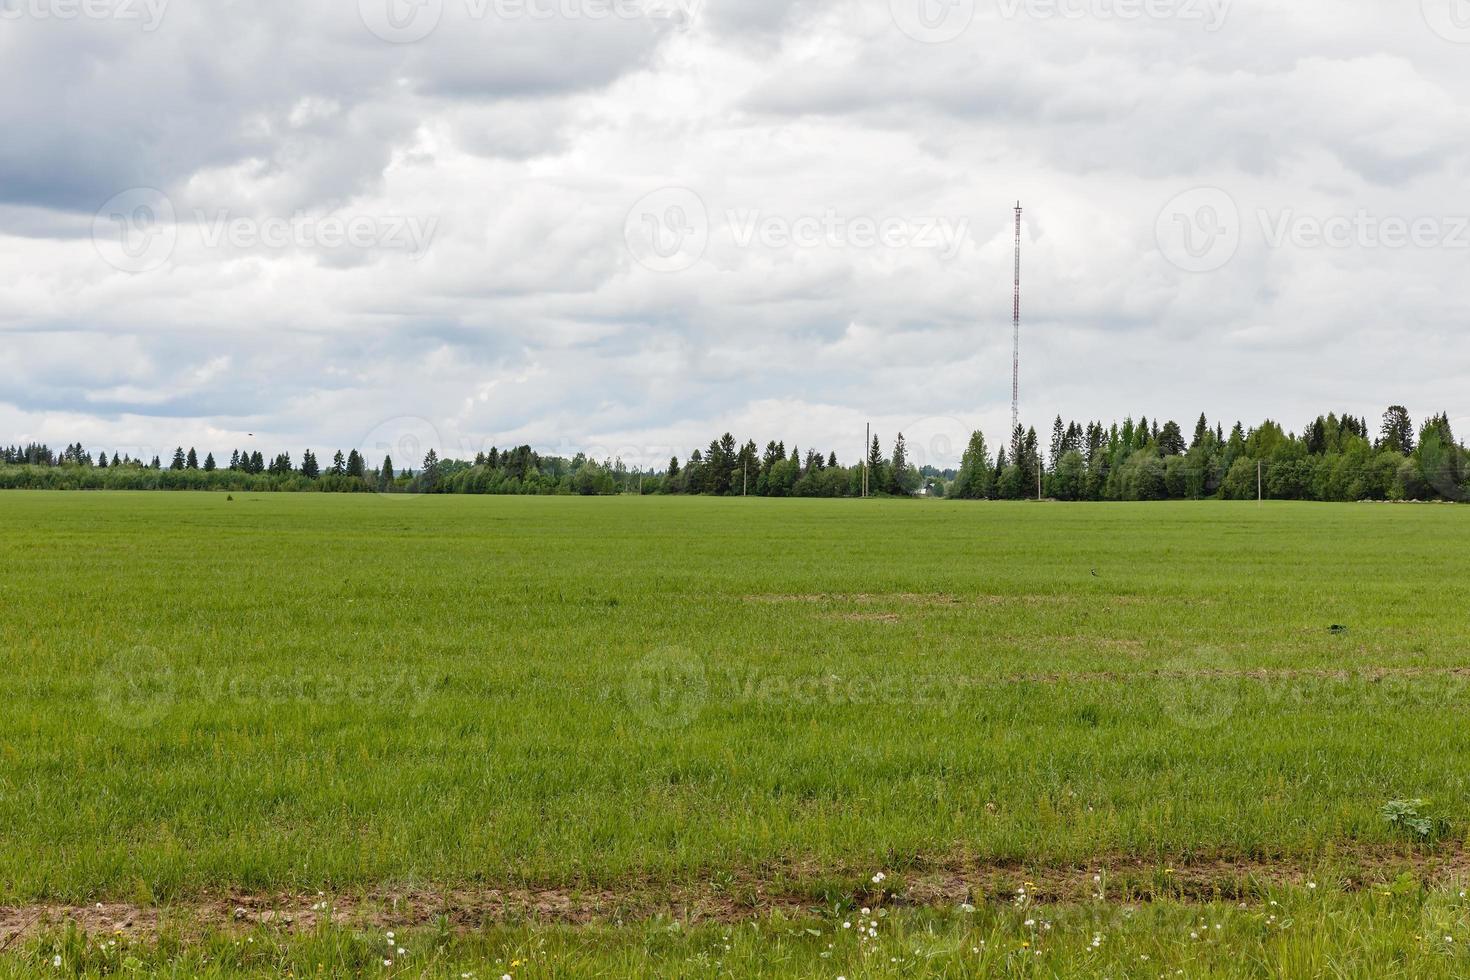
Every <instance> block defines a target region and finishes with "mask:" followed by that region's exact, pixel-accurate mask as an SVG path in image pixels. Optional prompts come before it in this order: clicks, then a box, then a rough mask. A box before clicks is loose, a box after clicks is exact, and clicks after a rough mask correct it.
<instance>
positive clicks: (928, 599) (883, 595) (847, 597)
mask: <svg viewBox="0 0 1470 980" xmlns="http://www.w3.org/2000/svg"><path fill="white" fill-rule="evenodd" d="M745 601H746V602H760V603H770V604H784V603H829V604H832V605H858V606H863V605H872V604H874V603H892V604H897V605H905V606H958V605H960V604H961V603H962V601H963V600H961V599H960V598H959V597H958V596H954V595H950V594H948V593H944V592H808V593H799V594H793V595H748V596H746V597H745Z"/></svg>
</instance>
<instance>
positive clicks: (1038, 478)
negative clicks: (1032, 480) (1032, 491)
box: [1036, 459, 1041, 503]
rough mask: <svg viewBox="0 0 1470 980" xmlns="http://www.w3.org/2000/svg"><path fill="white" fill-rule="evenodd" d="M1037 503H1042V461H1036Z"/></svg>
mask: <svg viewBox="0 0 1470 980" xmlns="http://www.w3.org/2000/svg"><path fill="white" fill-rule="evenodd" d="M1036 502H1037V503H1040V502H1041V460H1039V459H1038V460H1037V461H1036Z"/></svg>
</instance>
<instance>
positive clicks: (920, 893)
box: [0, 844, 1470, 949]
mask: <svg viewBox="0 0 1470 980" xmlns="http://www.w3.org/2000/svg"><path fill="white" fill-rule="evenodd" d="M1405 873H1409V874H1412V875H1413V876H1414V877H1415V878H1416V879H1417V880H1418V881H1419V882H1421V883H1423V884H1424V885H1436V884H1445V883H1450V882H1460V883H1463V882H1466V881H1470V851H1467V850H1466V849H1465V848H1464V847H1463V846H1462V845H1458V844H1457V845H1455V846H1453V847H1447V848H1443V849H1437V850H1430V849H1420V850H1410V849H1407V845H1405V847H1404V848H1394V847H1391V846H1383V845H1380V846H1375V847H1360V848H1348V849H1342V848H1333V849H1330V850H1328V851H1326V852H1324V854H1323V855H1322V856H1320V857H1318V858H1306V857H1303V858H1298V859H1281V860H1265V859H1254V858H1245V857H1228V856H1219V857H1213V858H1208V859H1188V860H1186V859H1181V860H1180V861H1178V862H1177V863H1175V864H1168V863H1159V862H1157V861H1154V860H1152V859H1143V858H1137V857H1124V856H1117V855H1114V856H1108V857H1102V858H1099V859H1096V860H1093V861H1088V862H1081V863H1074V864H1041V863H1031V862H1025V861H999V862H987V861H966V860H960V859H951V860H947V861H940V862H923V861H921V862H919V863H917V864H916V865H915V866H914V867H913V868H911V869H909V870H907V871H890V872H885V873H884V874H882V875H872V874H870V873H869V872H856V871H853V870H852V869H846V868H844V869H833V870H825V871H824V870H823V869H821V868H819V867H815V866H807V867H797V868H786V869H781V872H780V873H778V874H772V875H771V876H770V877H767V878H762V877H758V876H755V875H751V874H746V875H737V876H734V877H733V878H731V879H727V880H726V881H725V882H723V883H722V884H720V885H718V886H717V885H714V884H712V883H707V882H706V883H697V884H689V885H653V884H649V883H632V884H629V885H627V886H624V887H622V888H603V889H567V888H446V889H443V890H431V889H404V890H394V889H377V890H372V891H368V892H356V893H351V894H343V895H337V896H327V895H322V894H316V895H300V894H291V893H277V894H259V893H243V892H240V893H230V894H226V895H218V896H206V897H202V898H200V899H199V900H197V901H194V902H185V903H177V904H173V905H169V906H162V907H154V906H145V905H134V904H127V903H109V902H100V903H95V904H93V905H64V904H44V903H42V904H33V905H25V906H17V907H10V908H0V949H3V948H5V947H6V946H9V945H10V944H12V943H14V942H15V941H16V940H17V939H20V938H22V937H25V936H29V935H34V934H36V933H38V932H41V931H44V930H47V929H56V928H64V927H66V925H67V924H68V923H71V924H74V925H75V926H76V928H78V929H79V930H81V931H82V932H84V933H87V934H89V935H118V934H121V935H127V936H131V937H152V936H156V935H159V934H160V933H161V932H163V931H164V930H165V928H167V929H169V930H171V931H176V932H181V933H182V934H184V935H189V934H190V933H198V932H202V931H206V930H218V929H227V930H230V929H234V930H239V931H248V930H251V929H255V928H259V927H271V928H278V929H282V930H286V931H291V932H309V931H311V930H313V929H316V928H318V927H320V926H323V925H337V926H348V927H359V928H365V929H369V928H372V929H380V928H414V927H426V926H430V925H434V924H436V923H439V922H440V921H445V920H447V922H448V923H449V924H450V925H451V926H452V927H453V928H454V929H456V930H459V931H467V930H473V929H477V928H482V927H486V926H493V925H502V924H507V923H510V924H518V923H529V924H536V925H566V926H587V925H609V924H622V923H628V922H639V921H646V920H652V919H655V918H660V917H662V918H669V919H675V920H679V921H684V922H688V923H691V924H692V923H698V922H716V923H738V922H743V921H750V920H754V919H759V918H764V917H766V916H769V915H771V914H772V913H782V914H785V915H789V916H802V915H807V916H811V915H816V916H820V915H823V914H830V913H832V912H833V911H834V910H841V909H845V908H847V907H849V906H851V907H856V906H858V905H865V906H871V907H875V908H876V907H886V908H889V909H894V910H897V909H926V908H928V909H945V908H950V909H953V908H957V907H962V906H964V905H965V904H971V905H979V904H981V903H990V904H1003V905H1014V904H1026V905H1037V906H1076V907H1081V908H1086V907H1117V906H1129V905H1142V904H1147V903H1149V902H1153V901H1163V900H1167V901H1172V902H1186V903H1208V902H1219V901H1231V902H1235V901H1245V900H1256V899H1265V898H1267V897H1269V895H1270V894H1271V892H1272V891H1273V890H1274V889H1278V888H1288V887H1295V888H1302V887H1307V888H1313V889H1314V888H1317V887H1318V885H1319V884H1320V885H1321V887H1323V888H1329V889H1337V890H1340V891H1347V892H1353V891H1361V890H1365V889H1370V888H1379V887H1387V886H1388V885H1389V884H1391V883H1394V882H1395V881H1402V876H1403V875H1404V874H1405ZM880 882H881V883H880Z"/></svg>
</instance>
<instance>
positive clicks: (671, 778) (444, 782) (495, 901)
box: [0, 492, 1470, 976]
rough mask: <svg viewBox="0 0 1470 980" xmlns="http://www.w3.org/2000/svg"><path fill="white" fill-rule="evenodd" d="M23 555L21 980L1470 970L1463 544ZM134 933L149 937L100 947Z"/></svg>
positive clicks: (482, 525) (16, 787)
mask: <svg viewBox="0 0 1470 980" xmlns="http://www.w3.org/2000/svg"><path fill="white" fill-rule="evenodd" d="M0 527H3V529H4V533H3V534H0V605H3V608H4V610H5V615H4V616H3V617H0V676H3V678H4V684H5V691H4V700H3V703H0V905H5V906H9V907H11V908H12V909H13V911H12V912H11V913H7V916H8V921H9V922H10V923H11V924H12V928H11V930H10V932H11V933H12V934H15V938H14V940H13V941H12V942H11V943H10V944H9V947H10V948H9V952H8V955H7V957H6V958H4V959H0V971H4V970H12V971H17V972H20V973H25V972H27V971H28V970H30V969H33V968H44V969H45V970H46V971H48V972H50V971H51V969H52V967H51V964H52V962H53V961H54V959H55V958H56V957H61V960H60V962H61V964H62V967H63V968H64V969H66V970H76V971H81V972H86V971H88V970H95V971H98V972H106V971H108V970H112V969H123V967H124V965H125V964H126V965H129V966H131V967H132V968H135V969H147V970H155V969H157V970H173V971H175V972H178V973H180V974H181V975H193V974H195V973H199V972H207V971H208V970H220V971H222V972H232V971H234V970H241V971H244V972H258V973H261V974H271V973H278V972H284V971H285V970H286V969H288V968H289V969H292V970H294V971H295V972H297V973H298V974H299V973H303V972H313V971H315V970H317V969H318V968H319V967H320V968H324V969H327V970H331V971H336V972H340V971H348V972H350V971H351V970H354V969H357V970H365V971H376V970H381V971H384V972H402V971H408V972H415V973H416V972H421V971H423V970H424V969H425V968H426V967H431V969H432V970H433V971H438V972H442V973H444V974H445V975H454V976H458V975H460V974H461V973H464V972H474V973H475V975H476V976H499V975H501V974H502V973H511V974H512V975H514V976H522V975H553V974H558V973H566V972H578V973H596V972H599V971H602V972H605V973H607V974H609V975H620V974H623V973H627V972H639V969H640V968H639V967H638V965H639V964H643V967H642V968H641V969H647V970H648V971H649V972H654V971H657V972H666V973H683V974H708V973H712V972H716V970H717V969H724V970H725V971H727V972H735V973H737V974H749V973H755V972H760V973H766V974H786V973H789V974H796V975H811V976H825V975H830V976H837V975H847V976H856V975H864V976H867V975H877V974H881V973H883V972H885V971H888V972H893V973H896V974H911V973H914V972H927V973H943V972H946V971H950V972H952V973H953V975H957V976H958V975H969V974H970V972H971V971H972V970H974V969H980V970H982V971H983V970H990V971H993V972H1012V973H1018V974H1022V975H1033V974H1034V975H1071V974H1081V973H1088V972H1095V973H1097V974H1098V975H1113V976H1118V975H1133V974H1134V973H1136V974H1137V975H1149V976H1152V975H1158V974H1160V973H1164V972H1167V973H1169V974H1171V975H1172V974H1173V972H1174V971H1175V970H1178V969H1182V970H1185V971H1186V973H1187V974H1189V975H1201V974H1203V973H1208V972H1218V973H1220V974H1221V975H1227V974H1235V973H1238V974H1240V975H1261V976H1267V975H1278V974H1279V973H1281V972H1283V971H1284V972H1285V973H1286V974H1287V975H1303V976H1308V975H1333V976H1337V975H1373V976H1387V975H1403V976H1425V975H1445V976H1452V975H1456V974H1457V973H1460V974H1461V975H1463V971H1464V970H1465V969H1467V968H1470V954H1463V955H1462V954H1461V953H1460V950H1461V948H1462V947H1464V948H1470V907H1462V906H1463V905H1464V903H1463V900H1462V899H1461V898H1460V896H1459V888H1460V885H1459V882H1458V879H1457V877H1456V874H1457V872H1458V870H1459V869H1460V868H1461V867H1462V866H1464V865H1465V864H1466V862H1465V860H1464V858H1463V852H1462V847H1461V844H1462V841H1463V839H1464V836H1465V832H1466V830H1467V823H1466V821H1465V805H1466V802H1467V795H1470V792H1467V790H1470V787H1467V777H1470V766H1467V765H1466V764H1465V762H1464V760H1465V758H1466V754H1467V750H1470V726H1467V725H1466V723H1465V722H1466V711H1465V708H1466V705H1467V695H1470V654H1467V650H1466V639H1467V635H1470V631H1467V622H1466V621H1467V612H1466V610H1467V609H1470V574H1467V572H1470V510H1467V509H1465V508H1458V507H1450V506H1392V505H1325V504H1299V505H1297V504H1267V505H1266V506H1264V507H1257V506H1256V505H1255V504H1254V503H1251V504H1234V503H1216V502H1205V503H1179V504H1141V505H1128V504H1103V505H1085V504H1079V505H1066V506H1045V505H1036V504H1015V505H1003V504H964V503H958V502H941V501H926V502H920V501H913V502H908V501H902V502H899V501H887V502H879V501H775V500H769V501H768V500H712V499H687V498H679V499H645V498H611V499H565V498H547V499H541V498H476V497H444V498H418V497H414V498H406V497H390V498H380V497H352V496H336V495H325V494H323V495H316V494H299V495H244V494H237V495H236V496H235V499H233V500H229V499H227V498H226V497H225V496H223V495H193V494H163V493H155V494H131V495H130V494H103V493H98V494H69V495H68V494H41V493H23V492H11V493H6V494H4V495H3V496H0ZM1334 626H1339V627H1346V629H1345V630H1344V629H1339V630H1337V631H1333V630H1332V629H1331V627H1334ZM1408 798H1423V799H1425V800H1428V801H1429V802H1428V803H1426V804H1424V805H1423V807H1422V809H1423V810H1424V811H1425V812H1426V813H1427V814H1429V815H1430V816H1431V817H1433V818H1435V819H1438V820H1442V821H1443V823H1437V824H1436V825H1435V827H1434V830H1433V832H1432V833H1431V834H1430V835H1429V836H1428V837H1427V838H1421V837H1420V836H1419V835H1418V834H1417V833H1415V832H1413V831H1410V830H1407V829H1405V828H1404V827H1402V826H1398V825H1393V824H1390V823H1389V822H1388V821H1386V820H1385V819H1384V818H1383V816H1382V814H1381V810H1382V808H1383V806H1384V805H1385V804H1386V803H1387V802H1389V801H1391V800H1397V799H1408ZM879 873H881V874H882V875H883V877H882V878H881V879H880V880H879V881H876V882H875V881H874V880H873V879H874V876H876V875H878V874H879ZM1094 875H1097V876H1098V880H1096V881H1094V878H1093V876H1094ZM1309 882H1311V883H1312V884H1313V885H1316V886H1317V887H1308V883H1309ZM1028 883H1029V884H1028ZM1376 883H1384V884H1382V886H1381V887H1380V886H1379V885H1378V884H1376ZM1018 889H1020V890H1024V891H1025V892H1026V894H1024V895H1022V896H1018V895H1017V894H1016V892H1017V890H1018ZM318 893H320V894H318ZM395 900H396V901H395ZM97 902H102V903H104V905H105V907H106V908H105V911H108V912H109V913H111V912H112V910H113V909H114V906H116V908H117V915H116V918H117V920H118V921H117V922H115V923H112V920H110V919H109V920H107V922H108V923H111V924H113V925H117V926H122V934H121V938H120V939H111V940H109V939H108V938H107V937H108V936H109V935H110V932H109V930H107V929H99V928H97V922H95V921H94V922H92V923H90V924H88V923H86V922H83V928H81V929H79V930H78V929H77V928H76V927H73V931H72V932H71V933H68V932H67V929H66V927H64V926H62V925H60V924H59V921H60V919H61V918H64V917H66V916H68V915H69V916H71V917H72V918H79V917H81V912H82V911H84V910H87V909H95V903H97ZM1271 902H1276V903H1278V904H1277V905H1274V906H1273V905H1271V904H1270V903H1271ZM312 906H317V907H316V908H312ZM971 906H973V908H974V911H966V910H965V909H967V908H968V907H971ZM237 907H238V908H239V909H240V912H235V911H234V910H235V909H236V908H237ZM288 907H289V908H290V909H291V910H293V911H292V914H293V922H292V923H291V925H290V926H287V925H285V924H283V923H282V922H281V921H280V918H279V917H276V918H274V919H271V917H270V916H268V915H265V914H262V910H268V909H275V910H276V911H278V912H279V911H280V910H281V909H283V908H288ZM862 907H867V908H869V909H871V910H872V911H871V912H870V913H869V914H867V915H864V914H863V913H862V912H861V908H862ZM48 910H49V911H48ZM158 910H161V912H160V911H158ZM334 911H335V912H336V913H337V915H336V916H335V918H334V917H333V916H332V915H331V913H332V912H334ZM43 913H47V914H46V915H45V916H44V917H43ZM242 913H243V914H242ZM880 913H881V917H880ZM155 916H161V921H160V922H158V923H156V924H155V923H154V922H153V917H155ZM38 917H42V921H41V922H39V923H36V924H32V923H33V921H34V920H35V919H36V918H38ZM48 919H49V920H53V921H51V922H50V924H48V922H47V921H46V920H48ZM123 919H134V920H139V921H133V922H130V923H129V924H127V925H124V924H123V922H122V920H123ZM267 919H271V921H269V922H267V921H265V920H267ZM858 920H862V921H877V922H879V923H880V924H879V925H878V926H876V927H874V929H873V931H875V932H877V933H878V935H877V936H869V938H868V939H867V940H863V941H861V942H858V941H856V940H855V939H854V938H853V937H854V936H855V935H856V934H857V933H856V932H855V931H854V929H856V928H857V926H858ZM1028 920H1029V921H1030V924H1029V925H1028V924H1027V922H1028ZM1201 920H1203V925H1201ZM395 922H397V923H401V925H400V926H399V931H400V934H401V935H400V937H399V938H398V939H395V942H403V943H404V944H405V949H406V950H407V952H406V953H405V954H404V955H403V956H399V955H397V954H396V947H394V946H392V944H388V943H386V941H385V940H384V938H383V934H384V931H385V929H386V928H388V927H391V925H392V924H393V923H395ZM844 922H851V923H852V925H851V926H850V927H849V928H847V929H844V928H843V927H842V924H843V923H844ZM1042 923H1050V924H1051V928H1043V926H1042V925H1041V924H1042ZM1284 923H1289V924H1284ZM467 925H485V926H486V927H487V928H485V929H483V930H475V931H472V932H465V931H464V930H463V928H462V927H464V926H467ZM1216 925H1219V926H1220V928H1219V929H1216V928H1214V927H1215V926H1216ZM20 926H25V927H26V928H25V929H24V931H23V932H22V930H21V929H20V928H19V927H20ZM1201 929H1204V930H1205V935H1204V936H1203V938H1200V937H1199V936H1198V935H1196V936H1195V937H1194V938H1190V933H1191V932H1193V933H1196V934H1198V933H1199V932H1200V931H1201ZM250 930H255V931H253V932H252V931H250ZM864 934H866V932H865V933H864ZM4 935H5V930H4V929H3V928H0V937H3V936H4ZM727 936H728V937H729V938H728V939H727V938H726V937H727ZM409 937H412V938H411V939H410V938H409ZM1094 937H1098V938H1099V943H1098V944H1097V945H1094V943H1093V940H1094ZM1350 937H1355V938H1351V941H1349V939H1350ZM3 941H4V940H3V938H0V942H3ZM108 941H118V942H120V944H121V945H120V946H119V947H108V946H107V945H106V943H107V942H108ZM982 941H983V942H982ZM1023 943H1025V944H1027V945H1025V946H1023V945H1022V944H1023ZM378 944H382V945H385V946H388V947H389V948H388V953H389V955H387V956H386V957H380V956H379V954H380V953H382V952H383V949H380V948H377V947H378ZM829 944H831V945H830V947H829ZM252 947H253V948H252ZM725 947H729V948H728V949H726V948H725ZM120 950H121V951H120ZM824 953H825V954H827V955H826V956H824V955H823V954H824ZM199 957H208V959H207V960H204V961H201V960H200V959H199ZM1141 957H1146V958H1142V959H1141ZM384 960H386V961H387V963H385V962H384ZM517 960H519V961H521V962H519V963H517V962H516V961H517ZM649 964H659V965H653V966H650V965H649ZM977 964H981V965H979V966H978V967H977Z"/></svg>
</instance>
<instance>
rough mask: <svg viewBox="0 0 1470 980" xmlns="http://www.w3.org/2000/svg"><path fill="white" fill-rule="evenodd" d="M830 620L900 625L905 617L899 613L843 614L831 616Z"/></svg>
mask: <svg viewBox="0 0 1470 980" xmlns="http://www.w3.org/2000/svg"><path fill="white" fill-rule="evenodd" d="M827 618H828V619H834V620H841V621H843V622H848V623H900V622H903V617H902V616H900V615H899V614H898V613H841V614H840V615H837V616H829V617H827Z"/></svg>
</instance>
